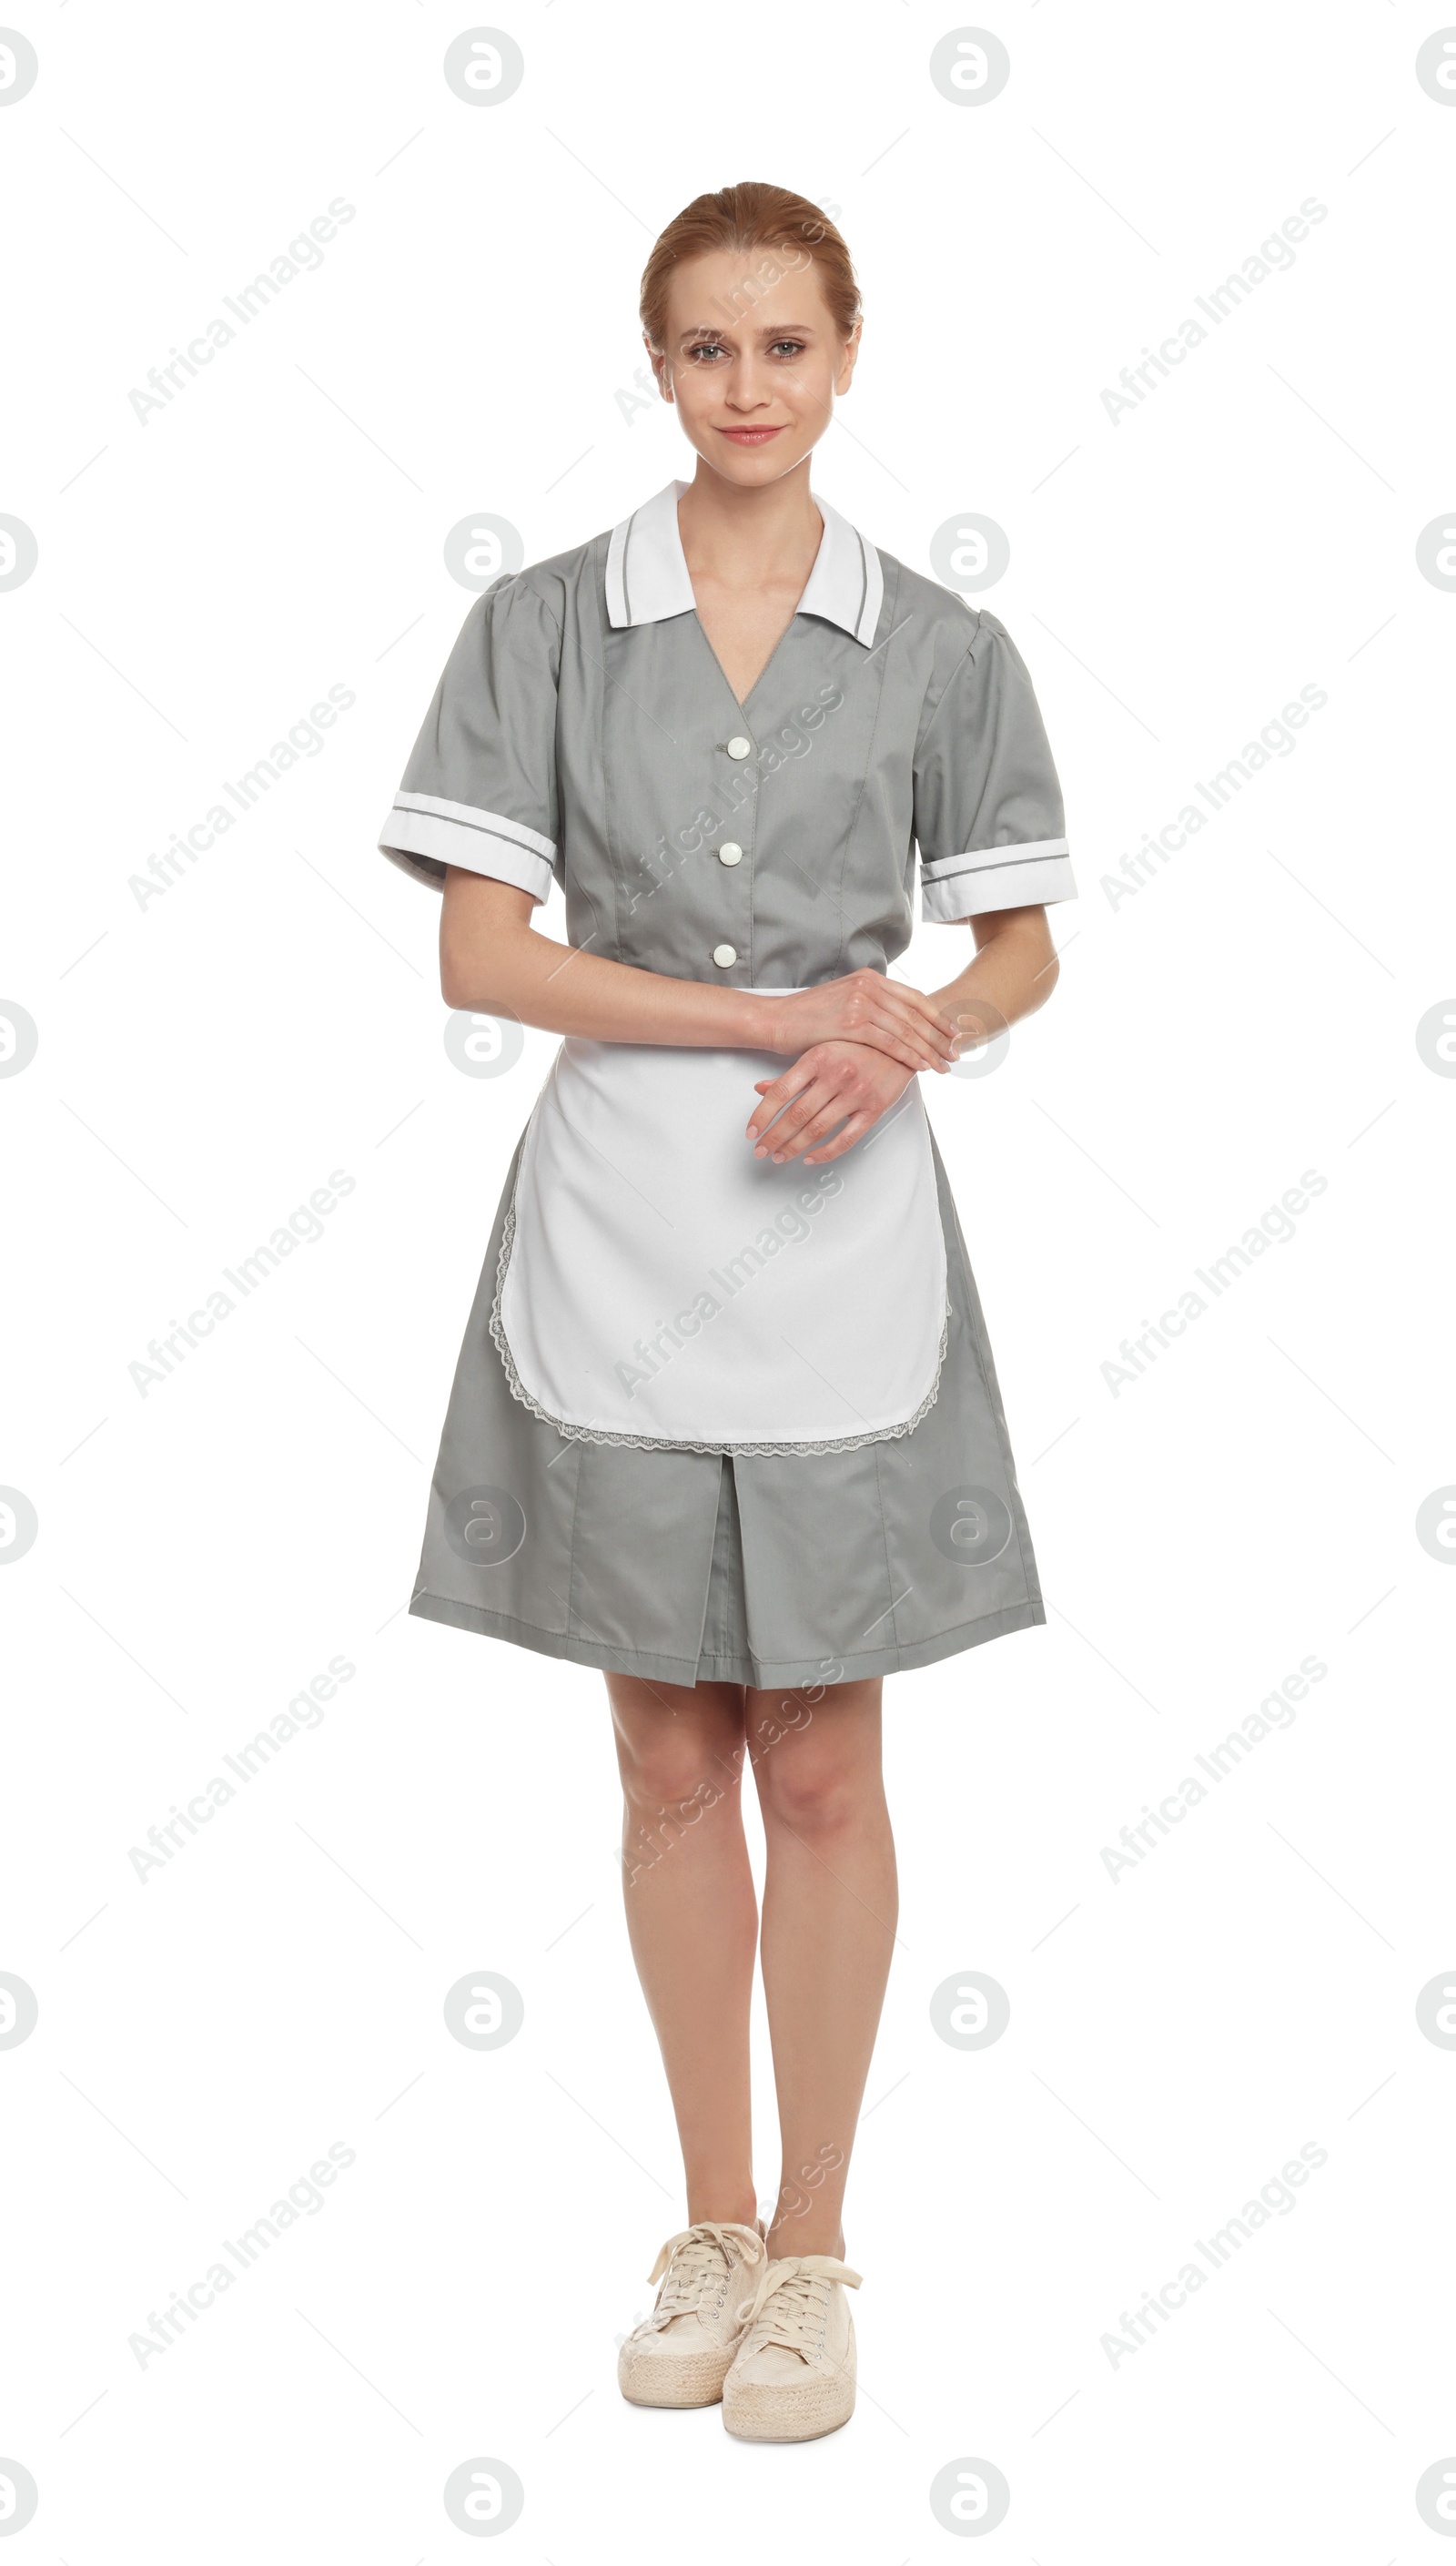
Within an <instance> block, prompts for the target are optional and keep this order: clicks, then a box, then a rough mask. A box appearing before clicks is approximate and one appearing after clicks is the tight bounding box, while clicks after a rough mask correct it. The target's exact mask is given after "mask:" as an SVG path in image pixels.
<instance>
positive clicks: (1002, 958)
mask: <svg viewBox="0 0 1456 2566" xmlns="http://www.w3.org/2000/svg"><path fill="white" fill-rule="evenodd" d="M970 923H971V930H972V933H973V934H974V936H975V939H976V952H975V958H974V959H973V960H972V961H970V962H968V963H967V964H966V967H965V969H964V970H963V971H961V972H959V973H958V974H957V975H956V977H955V979H953V980H952V981H950V982H949V983H948V984H947V986H946V987H945V988H943V989H937V990H936V992H935V1004H936V1006H937V1007H938V1008H939V1009H940V1010H941V1012H942V1013H943V1014H944V1015H946V1016H948V1017H950V1019H951V1021H952V1022H953V1023H954V1024H955V1025H956V1028H957V1031H958V1032H959V1033H960V1035H961V1037H962V1039H963V1040H965V1041H966V1042H968V1043H970V1044H971V1045H973V1046H976V1047H979V1045H980V1043H982V1042H984V1041H987V1040H989V1039H991V1038H992V1037H993V1036H994V1035H996V1034H997V1033H999V1032H1000V1030H1001V1025H1002V1023H1003V1022H1004V1023H1006V1024H1008V1025H1009V1024H1014V1023H1015V1022H1016V1019H1017V1017H1018V1016H1028V1015H1030V1014H1032V1012H1033V1010H1034V1009H1035V1008H1037V1007H1040V1006H1042V1005H1043V1004H1044V1003H1045V1001H1046V1000H1047V999H1048V998H1050V996H1051V994H1052V991H1053V990H1054V988H1055V987H1056V985H1057V973H1058V967H1059V966H1058V961H1057V953H1056V948H1055V946H1054V945H1053V942H1052V932H1051V929H1050V927H1049V926H1048V924H1047V912H1046V910H1045V909H1044V908H1002V909H996V910H994V911H993V912H992V913H991V914H990V915H989V916H986V917H973V918H972V919H971V921H970ZM912 1076H913V1072H912V1071H910V1070H907V1069H904V1068H902V1067H901V1066H900V1065H899V1064H898V1063H897V1062H895V1061H893V1060H887V1059H885V1057H884V1056H883V1054H882V1053H875V1052H873V1051H868V1050H866V1049H865V1048H864V1047H863V1045H862V1044H859V1043H855V1042H852V1041H851V1042H844V1041H837V1042H822V1043H817V1044H815V1045H814V1046H813V1047H812V1048H811V1049H810V1050H809V1051H807V1052H806V1053H805V1054H804V1056H803V1058H802V1059H800V1060H796V1061H795V1063H794V1066H793V1068H792V1069H786V1070H785V1072H784V1074H783V1076H782V1077H781V1078H776V1079H772V1080H769V1079H761V1080H759V1081H758V1082H757V1085H758V1093H759V1096H760V1098H761V1100H762V1101H761V1103H760V1105H759V1107H758V1111H757V1112H756V1113H755V1115H754V1116H753V1119H752V1121H751V1122H750V1124H749V1126H748V1138H749V1140H750V1142H751V1143H752V1144H753V1150H754V1155H755V1157H758V1158H764V1157H771V1158H772V1159H773V1160H774V1162H775V1164H776V1165H778V1164H780V1163H781V1162H782V1161H783V1160H784V1159H786V1158H797V1157H799V1156H800V1155H803V1154H804V1153H806V1152H807V1153H808V1154H809V1155H807V1156H805V1161H804V1162H805V1165H806V1166H811V1167H812V1166H819V1165H821V1164H822V1163H823V1162H824V1161H826V1160H828V1159H830V1158H838V1157H841V1156H842V1155H844V1153H845V1151H846V1150H852V1148H853V1146H854V1144H855V1142H856V1141H858V1140H862V1138H863V1136H864V1134H865V1133H866V1132H867V1131H869V1129H870V1128H871V1126H872V1125H873V1124H875V1123H877V1122H878V1120H879V1118H880V1116H881V1115H882V1114H886V1113H888V1111H889V1109H890V1107H891V1106H892V1105H896V1104H898V1102H899V1100H900V1098H901V1097H902V1096H903V1095H904V1092H905V1090H906V1088H907V1087H908V1086H909V1084H910V1079H911V1077H912ZM771 1124H772V1125H773V1130H772V1132H770V1129H769V1127H770V1125H771ZM837 1126H839V1127H841V1128H839V1129H838V1130H837V1129H836V1127H837ZM832 1133H833V1134H834V1136H835V1137H834V1138H833V1140H832V1139H831V1138H830V1135H831V1134H832Z"/></svg>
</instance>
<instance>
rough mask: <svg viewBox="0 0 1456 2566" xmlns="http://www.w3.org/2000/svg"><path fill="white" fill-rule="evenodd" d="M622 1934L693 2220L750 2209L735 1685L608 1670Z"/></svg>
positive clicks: (748, 1976) (749, 1951)
mask: <svg viewBox="0 0 1456 2566" xmlns="http://www.w3.org/2000/svg"><path fill="white" fill-rule="evenodd" d="M607 1693H608V1695H609V1697H610V1701H611V1716H612V1725H613V1728H614V1730H615V1734H616V1754H617V1762H618V1764H619V1766H620V1769H621V1783H622V1791H623V1794H624V1798H625V1811H624V1818H623V1827H622V1883H623V1889H624V1893H625V1899H626V1922H627V1933H628V1936H629V1938H630V1941H631V1946H632V1957H633V1959H634V1960H635V1962H636V1967H637V1976H638V1977H639V1978H640V1980H641V1984H642V1993H643V1995H644V1996H645V1997H646V1999H647V2010H648V2012H649V2013H650V2014H651V2017H652V2023H653V2027H654V2029H655V2030H656V2034H657V2038H658V2042H659V2043H660V2045H661V2050H662V2064H663V2066H664V2068H665V2069H666V2071H667V2084H668V2089H669V2091H670V2093H671V2096H672V2108H673V2111H674V2113H675V2114H676V2117H677V2135H678V2139H679V2141H680V2143H681V2147H682V2159H683V2166H684V2169H685V2172H686V2176H687V2216H688V2223H689V2225H692V2224H694V2223H695V2222H696V2221H697V2220H699V2219H703V2218H712V2219H741V2220H742V2221H743V2222H744V2223H745V2224H746V2225H748V2226H750V2227H751V2226H752V2225H753V2222H754V2217H755V2214H756V2202H755V2196H754V2187H753V2157H752V2132H751V2127H750V2117H749V2078H748V2018H749V1999H750V1995H751V1992H752V1988H753V1961H754V1949H755V1945H756V1943H757V1940H758V1908H757V1904H756V1902H755V1899H754V1893H753V1874H752V1872H751V1870H750V1868H749V1861H748V1847H747V1845H746V1844H745V1842H744V1838H743V1811H742V1803H741V1797H740V1792H741V1784H742V1778H743V1766H744V1737H743V1687H742V1686H741V1685H740V1684H726V1683H709V1684H696V1685H689V1684H656V1683H646V1682H643V1681H641V1680H640V1679H639V1678H638V1677H636V1676H635V1675H620V1674H608V1676H607Z"/></svg>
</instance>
